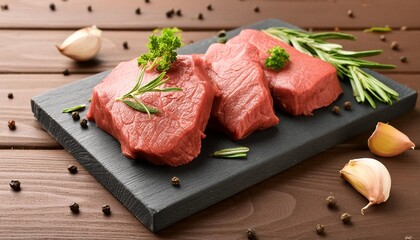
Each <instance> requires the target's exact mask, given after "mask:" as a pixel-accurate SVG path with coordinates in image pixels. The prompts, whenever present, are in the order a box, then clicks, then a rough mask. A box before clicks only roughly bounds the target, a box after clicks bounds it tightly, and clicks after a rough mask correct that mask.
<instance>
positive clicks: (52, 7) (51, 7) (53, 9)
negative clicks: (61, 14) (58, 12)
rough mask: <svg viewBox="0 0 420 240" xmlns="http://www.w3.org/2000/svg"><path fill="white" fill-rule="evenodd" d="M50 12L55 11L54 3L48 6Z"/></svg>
mask: <svg viewBox="0 0 420 240" xmlns="http://www.w3.org/2000/svg"><path fill="white" fill-rule="evenodd" d="M50 10H51V11H55V4H54V3H51V4H50Z"/></svg>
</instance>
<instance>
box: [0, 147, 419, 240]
mask: <svg viewBox="0 0 420 240" xmlns="http://www.w3.org/2000/svg"><path fill="white" fill-rule="evenodd" d="M358 157H372V155H371V153H369V152H367V151H342V150H340V151H336V150H335V149H332V150H330V151H327V152H324V153H322V154H319V155H317V156H315V157H313V158H310V159H308V160H307V161H305V162H303V163H301V164H299V165H297V166H295V167H292V168H290V169H289V170H288V171H286V172H283V173H280V174H277V175H275V176H274V177H271V178H269V179H267V180H266V181H264V182H262V183H260V184H257V185H255V186H253V187H251V188H249V189H247V190H244V191H242V192H240V193H238V194H236V195H234V196H232V197H230V198H228V199H226V200H224V201H222V202H220V203H218V204H215V205H214V206H212V207H210V208H208V209H206V210H203V211H201V212H199V213H197V214H195V215H193V216H191V217H189V218H187V219H185V220H183V221H181V222H179V223H177V224H175V225H173V226H171V227H169V228H167V229H165V230H164V231H162V232H160V233H158V234H152V233H150V232H149V231H148V230H147V229H146V228H145V227H144V226H143V225H142V224H141V223H140V222H139V221H138V220H137V219H135V217H134V216H133V215H131V214H130V213H129V211H128V210H127V209H125V208H124V207H123V206H122V205H121V204H120V203H119V202H118V201H117V200H116V199H115V198H113V197H112V195H111V194H110V193H109V192H107V191H106V190H105V189H104V188H103V187H102V186H101V185H100V184H99V183H98V182H97V181H96V180H95V179H94V178H93V177H92V176H91V175H90V174H89V173H88V172H87V171H85V170H84V168H83V167H82V166H80V165H79V164H78V163H77V162H76V160H74V159H73V158H72V157H71V156H70V155H69V154H68V153H67V152H66V151H64V150H0V173H1V174H0V182H1V185H0V201H1V202H2V204H1V205H0V211H1V215H0V216H1V217H0V225H1V226H2V227H1V228H0V237H1V238H11V237H13V238H19V239H22V238H26V239H46V238H50V239H51V238H53V239H58V238H60V239H65V238H67V239H68V238H73V239H81V238H83V239H145V240H155V239H246V235H245V230H246V229H247V228H249V227H252V228H254V229H255V231H256V233H257V235H258V237H259V238H258V239H318V238H322V239H404V237H405V236H406V235H412V236H413V237H418V236H420V229H419V228H418V226H417V224H416V223H418V222H419V221H420V217H419V216H420V207H419V206H418V193H417V192H416V191H413V189H418V188H420V182H419V181H417V179H418V172H419V171H420V160H419V159H420V151H418V150H414V151H409V152H406V153H404V154H402V155H400V156H398V157H395V158H389V159H381V158H380V160H381V161H382V162H383V163H384V164H385V165H386V167H387V168H388V170H389V171H390V174H391V177H392V181H393V185H392V190H391V196H390V199H389V200H388V201H387V202H386V203H384V204H381V205H376V206H372V207H371V208H370V209H369V210H368V211H367V213H366V215H365V216H362V215H360V208H361V207H363V206H364V205H365V204H366V203H367V200H366V199H365V198H364V197H363V196H361V195H360V194H358V193H357V192H356V191H355V190H354V189H353V188H352V187H351V186H350V185H349V184H347V183H346V182H344V180H342V179H341V178H340V177H339V174H338V171H339V170H340V169H341V168H342V167H343V166H344V164H345V163H346V162H347V161H348V160H349V159H352V158H358ZM69 164H73V165H76V166H78V169H79V172H78V173H77V174H75V175H72V174H69V173H68V171H67V166H68V165H69ZM12 179H19V180H20V181H21V183H22V190H21V191H20V192H13V191H12V190H11V189H10V187H9V186H8V183H9V182H10V180H12ZM331 193H332V194H333V195H334V196H335V197H336V199H337V200H338V209H336V210H331V209H328V208H327V206H326V204H325V198H326V197H327V196H328V195H330V194H331ZM72 202H78V203H79V204H80V209H81V212H80V214H79V215H73V214H72V213H71V212H70V210H69V208H68V205H69V204H71V203H72ZM103 204H109V205H110V206H111V209H112V214H111V216H109V217H106V216H104V215H103V214H102V212H101V206H102V205H103ZM343 212H348V213H350V214H351V215H352V222H353V224H352V225H349V226H347V225H343V224H342V223H341V221H340V214H341V213H343ZM52 220H53V221H52ZM318 223H321V224H324V225H325V228H326V235H325V236H324V237H320V236H318V235H317V234H316V233H315V226H316V224H318Z"/></svg>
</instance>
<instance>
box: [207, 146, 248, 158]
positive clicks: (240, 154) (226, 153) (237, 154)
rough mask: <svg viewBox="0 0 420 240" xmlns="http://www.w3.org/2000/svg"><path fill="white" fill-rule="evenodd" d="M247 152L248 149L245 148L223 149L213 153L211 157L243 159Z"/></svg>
mask: <svg viewBox="0 0 420 240" xmlns="http://www.w3.org/2000/svg"><path fill="white" fill-rule="evenodd" d="M248 152H249V148H247V147H235V148H225V149H222V150H218V151H215V152H214V153H213V154H212V155H211V156H213V157H219V158H245V157H246V156H247V153H248Z"/></svg>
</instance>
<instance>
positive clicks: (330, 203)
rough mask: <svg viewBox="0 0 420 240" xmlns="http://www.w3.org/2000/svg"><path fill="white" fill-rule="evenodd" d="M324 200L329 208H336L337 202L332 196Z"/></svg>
mask: <svg viewBox="0 0 420 240" xmlns="http://www.w3.org/2000/svg"><path fill="white" fill-rule="evenodd" d="M325 200H326V201H327V205H328V207H329V208H335V207H336V206H337V200H336V199H335V197H334V196H328V197H327V198H326V199H325Z"/></svg>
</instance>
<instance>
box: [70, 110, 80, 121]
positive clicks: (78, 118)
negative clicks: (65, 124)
mask: <svg viewBox="0 0 420 240" xmlns="http://www.w3.org/2000/svg"><path fill="white" fill-rule="evenodd" d="M71 117H72V118H73V120H75V121H78V120H80V114H79V111H74V112H72V113H71Z"/></svg>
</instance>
